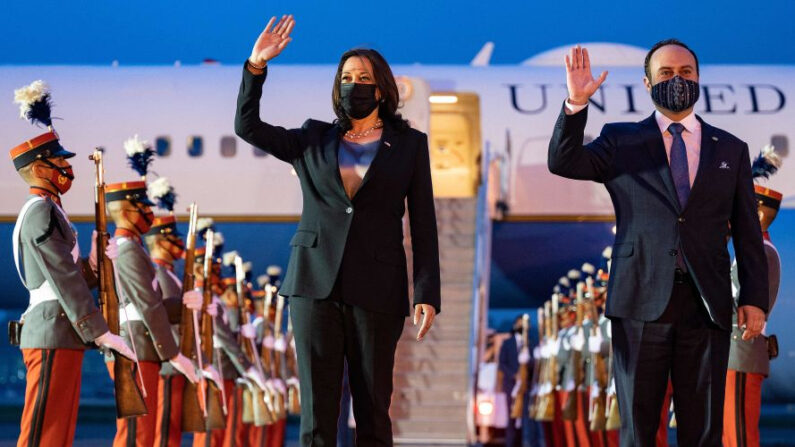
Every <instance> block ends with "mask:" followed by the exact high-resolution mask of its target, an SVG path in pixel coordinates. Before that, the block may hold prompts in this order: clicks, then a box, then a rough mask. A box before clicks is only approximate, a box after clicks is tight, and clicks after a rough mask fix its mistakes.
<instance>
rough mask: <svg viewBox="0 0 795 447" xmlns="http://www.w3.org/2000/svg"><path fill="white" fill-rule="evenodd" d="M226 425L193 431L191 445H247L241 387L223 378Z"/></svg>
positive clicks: (216, 446)
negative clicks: (199, 431) (207, 431)
mask: <svg viewBox="0 0 795 447" xmlns="http://www.w3.org/2000/svg"><path fill="white" fill-rule="evenodd" d="M224 392H225V393H226V409H227V412H226V427H225V428H223V429H220V428H219V429H217V430H213V431H212V432H210V433H209V434H208V433H194V434H193V447H232V446H235V447H242V446H247V445H248V440H249V439H248V438H249V433H248V431H249V430H248V428H249V425H248V424H245V425H244V424H243V419H242V414H243V413H242V411H243V409H242V404H243V388H242V387H240V386H235V381H234V380H231V379H230V380H224Z"/></svg>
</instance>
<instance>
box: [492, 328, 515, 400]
mask: <svg viewBox="0 0 795 447" xmlns="http://www.w3.org/2000/svg"><path fill="white" fill-rule="evenodd" d="M497 369H499V371H500V372H501V373H502V384H501V386H502V392H503V393H505V394H506V395H507V396H508V397H509V398H510V396H511V391H513V387H514V386H516V374H517V373H518V372H519V347H518V345H517V344H516V336H515V335H514V334H513V333H511V336H510V337H508V338H506V339H505V341H503V342H502V345H500V356H499V358H498V363H497Z"/></svg>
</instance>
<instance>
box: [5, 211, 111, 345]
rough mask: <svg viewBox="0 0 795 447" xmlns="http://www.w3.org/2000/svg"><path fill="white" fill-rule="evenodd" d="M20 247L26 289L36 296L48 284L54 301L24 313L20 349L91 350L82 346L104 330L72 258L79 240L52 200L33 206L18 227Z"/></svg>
mask: <svg viewBox="0 0 795 447" xmlns="http://www.w3.org/2000/svg"><path fill="white" fill-rule="evenodd" d="M33 197H34V196H32V195H31V196H30V197H29V198H28V200H30V199H32V198H33ZM19 242H20V244H19V252H20V253H19V256H20V260H19V263H20V266H21V269H22V274H23V276H24V279H25V281H24V282H25V287H27V289H28V290H36V289H38V288H39V287H41V286H42V285H43V284H44V281H48V282H49V284H50V287H51V288H52V290H53V292H54V294H55V295H56V297H57V300H51V301H44V302H42V303H40V304H38V305H36V306H35V307H33V308H32V309H29V310H28V311H27V313H26V314H25V316H24V321H25V324H24V326H23V327H22V335H21V341H20V348H23V349H59V348H60V349H87V348H89V347H90V346H87V345H86V344H87V343H89V342H91V341H93V340H94V339H95V338H97V337H99V336H100V335H102V334H104V333H105V332H107V331H108V325H107V323H105V319H104V318H102V313H101V312H100V311H99V308H98V307H97V305H96V304H95V302H94V298H93V296H92V295H91V291H90V290H89V288H88V285H87V284H86V281H85V279H84V276H83V265H82V262H80V260H78V261H77V262H75V259H74V257H73V255H72V250H73V249H74V248H75V245H76V244H77V239H76V238H75V233H74V231H73V229H72V225H71V224H70V222H69V221H68V220H67V218H66V216H65V214H63V213H62V211H61V210H60V209H58V206H57V205H55V203H53V202H52V201H51V200H50V199H44V200H40V201H38V202H36V203H34V204H33V205H31V207H30V208H29V209H28V211H27V213H26V215H25V217H24V218H23V220H22V222H21V230H20V237H19Z"/></svg>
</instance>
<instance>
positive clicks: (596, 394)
mask: <svg viewBox="0 0 795 447" xmlns="http://www.w3.org/2000/svg"><path fill="white" fill-rule="evenodd" d="M599 391H601V389H600V388H599V382H596V381H595V382H594V383H592V384H591V397H593V398H594V399H595V398H597V397H599Z"/></svg>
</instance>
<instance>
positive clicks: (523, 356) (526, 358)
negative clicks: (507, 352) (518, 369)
mask: <svg viewBox="0 0 795 447" xmlns="http://www.w3.org/2000/svg"><path fill="white" fill-rule="evenodd" d="M529 362H530V352H529V351H528V350H527V348H526V347H525V348H522V350H521V351H519V364H520V365H526V364H527V363H529Z"/></svg>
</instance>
